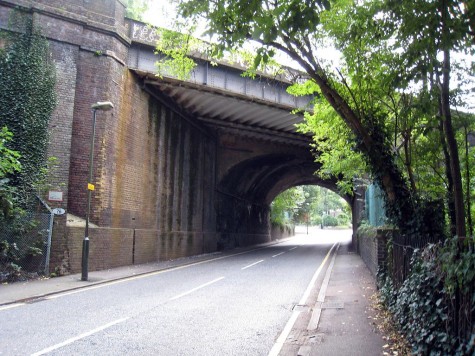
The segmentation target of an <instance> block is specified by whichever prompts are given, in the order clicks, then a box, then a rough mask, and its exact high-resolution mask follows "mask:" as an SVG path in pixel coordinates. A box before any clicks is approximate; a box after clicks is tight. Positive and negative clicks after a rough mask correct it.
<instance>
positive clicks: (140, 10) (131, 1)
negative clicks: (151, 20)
mask: <svg viewBox="0 0 475 356" xmlns="http://www.w3.org/2000/svg"><path fill="white" fill-rule="evenodd" d="M150 1H151V0H126V1H125V16H127V17H128V18H131V19H133V20H137V21H142V20H143V14H144V13H145V12H146V11H147V10H148V8H149V6H150Z"/></svg>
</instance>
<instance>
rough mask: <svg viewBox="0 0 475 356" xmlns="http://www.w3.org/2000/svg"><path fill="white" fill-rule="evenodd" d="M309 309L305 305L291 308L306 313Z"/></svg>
mask: <svg viewBox="0 0 475 356" xmlns="http://www.w3.org/2000/svg"><path fill="white" fill-rule="evenodd" d="M308 309H309V307H308V305H306V304H296V305H294V307H293V308H292V310H295V311H300V312H301V311H307V310H308Z"/></svg>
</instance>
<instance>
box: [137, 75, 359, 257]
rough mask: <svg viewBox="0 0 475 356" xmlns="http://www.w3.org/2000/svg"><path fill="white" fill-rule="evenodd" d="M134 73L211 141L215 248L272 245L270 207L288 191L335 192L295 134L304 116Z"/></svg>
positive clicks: (304, 140)
mask: <svg viewBox="0 0 475 356" xmlns="http://www.w3.org/2000/svg"><path fill="white" fill-rule="evenodd" d="M137 74H138V76H139V77H140V78H141V80H142V81H143V83H144V89H145V90H146V91H147V92H148V93H150V94H151V95H152V96H153V97H154V98H155V99H156V100H158V101H160V102H161V103H162V104H163V105H166V106H168V107H169V108H171V109H172V110H175V111H176V112H180V113H181V115H182V116H183V117H186V118H187V120H189V121H190V122H193V124H194V125H196V126H200V127H202V130H206V131H207V132H209V133H210V135H212V136H213V137H214V138H215V141H216V165H215V168H216V171H215V176H216V182H215V207H216V232H217V235H216V236H217V248H218V249H223V248H232V247H236V246H243V245H250V244H255V243H262V242H267V241H270V240H271V239H272V238H273V237H272V236H271V226H270V219H269V214H270V204H271V203H272V201H273V199H274V198H275V197H276V196H277V195H278V194H279V193H281V192H283V191H285V190H286V189H288V188H291V187H294V186H298V185H320V186H323V187H326V188H328V189H331V190H333V191H337V186H336V184H335V181H334V180H323V179H321V178H319V177H318V176H316V175H315V172H316V171H317V170H318V169H319V168H320V167H319V165H318V164H317V163H315V158H314V157H313V156H312V154H311V152H310V146H309V143H310V141H311V139H310V137H308V136H305V135H302V134H299V133H297V132H296V128H295V124H296V123H298V122H301V120H302V118H301V117H300V116H297V115H294V114H291V113H290V111H291V108H290V107H279V106H277V107H276V106H269V105H268V104H265V103H262V102H256V101H254V100H251V99H249V98H248V99H245V98H242V97H233V96H229V95H226V93H223V92H221V91H217V90H213V89H209V88H204V89H201V90H199V89H198V88H196V87H194V86H193V85H181V86H178V87H177V86H176V85H173V84H172V83H170V82H166V81H163V80H158V79H153V78H150V76H148V75H147V74H145V73H137ZM344 198H345V199H347V200H348V202H349V203H351V201H350V198H349V197H344Z"/></svg>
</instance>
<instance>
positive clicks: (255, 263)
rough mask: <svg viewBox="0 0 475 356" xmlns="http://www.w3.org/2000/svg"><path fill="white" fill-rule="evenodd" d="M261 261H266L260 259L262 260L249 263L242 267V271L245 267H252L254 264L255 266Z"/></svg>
mask: <svg viewBox="0 0 475 356" xmlns="http://www.w3.org/2000/svg"><path fill="white" fill-rule="evenodd" d="M261 262H264V260H260V261H257V262H254V263H251V264H250V265H247V266H246V267H243V268H241V271H243V270H245V269H248V268H250V267H252V266H255V265H257V264H259V263H261Z"/></svg>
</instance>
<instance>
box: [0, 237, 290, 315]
mask: <svg viewBox="0 0 475 356" xmlns="http://www.w3.org/2000/svg"><path fill="white" fill-rule="evenodd" d="M283 242H284V241H282V242H277V243H275V244H272V245H269V246H263V247H258V248H255V249H252V250H248V251H243V252H238V253H234V254H230V255H226V256H221V257H216V258H212V259H209V260H204V261H198V262H193V263H190V264H186V265H182V266H176V267H171V268H168V269H163V270H160V271H153V272H145V273H143V274H140V275H138V276H132V277H125V278H121V279H118V280H115V281H111V282H104V283H100V284H97V285H93V286H90V287H83V288H81V287H80V288H78V289H75V290H72V291H68V292H65V293H58V294H53V295H49V296H46V297H45V298H44V299H46V300H50V299H56V298H60V297H65V296H68V295H71V294H76V293H81V292H87V291H89V290H92V289H97V288H102V287H107V286H110V285H113V284H118V283H124V282H128V281H133V280H135V279H142V278H147V277H151V276H156V275H158V274H162V273H168V272H173V271H177V270H180V269H184V268H188V267H193V266H198V265H201V264H205V263H209V262H214V261H218V260H223V259H226V258H230V257H235V256H239V255H244V254H246V253H250V252H254V251H258V250H262V249H265V248H269V247H271V246H273V245H278V244H281V243H283ZM223 278H224V277H223ZM21 305H23V304H21ZM18 306H20V305H18ZM1 310H2V309H0V311H1Z"/></svg>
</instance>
